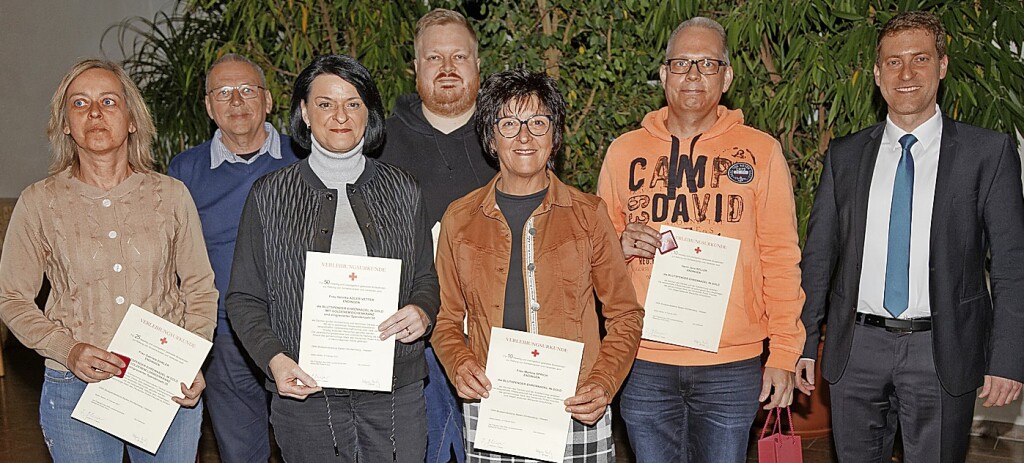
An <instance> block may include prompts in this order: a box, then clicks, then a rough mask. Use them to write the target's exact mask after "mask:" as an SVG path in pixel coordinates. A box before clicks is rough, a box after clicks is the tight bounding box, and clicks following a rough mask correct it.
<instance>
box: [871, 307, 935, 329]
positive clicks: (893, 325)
mask: <svg viewBox="0 0 1024 463" xmlns="http://www.w3.org/2000/svg"><path fill="white" fill-rule="evenodd" d="M857 323H859V324H862V325H870V326H877V327H879V328H885V330H886V331H888V332H890V333H913V332H916V331H928V330H930V329H932V319H931V317H927V318H911V319H906V320H902V319H899V318H886V317H879V316H878V315H871V314H866V313H860V312H858V313H857Z"/></svg>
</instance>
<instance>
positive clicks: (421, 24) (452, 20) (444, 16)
mask: <svg viewBox="0 0 1024 463" xmlns="http://www.w3.org/2000/svg"><path fill="white" fill-rule="evenodd" d="M448 24H458V25H460V26H462V27H464V28H466V31H467V32H469V36H470V37H472V38H473V46H474V50H473V53H474V54H479V51H480V50H479V48H480V42H479V41H478V40H477V38H476V32H475V31H474V30H473V27H472V26H470V25H469V21H466V17H465V16H463V15H462V14H461V13H459V12H458V11H452V10H447V9H444V8H434V9H433V10H430V12H428V13H427V14H425V15H423V17H421V18H420V19H419V21H416V35H415V38H413V41H412V46H413V49H414V51H415V52H416V56H419V50H420V36H421V35H423V32H424V31H426V30H427V29H429V28H431V27H433V26H446V25H448Z"/></svg>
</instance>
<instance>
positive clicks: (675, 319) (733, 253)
mask: <svg viewBox="0 0 1024 463" xmlns="http://www.w3.org/2000/svg"><path fill="white" fill-rule="evenodd" d="M661 233H662V246H661V249H660V250H659V251H660V252H661V254H660V255H658V256H655V258H654V268H653V269H651V283H650V286H649V287H648V288H647V302H646V303H645V304H644V310H645V311H646V312H645V314H644V331H643V338H644V339H649V340H651V341H658V342H665V343H669V344H675V345H679V346H684V347H691V348H694V349H700V350H705V351H710V352H718V343H719V341H720V340H721V338H722V326H723V325H724V324H725V311H726V308H727V307H728V306H729V293H730V291H732V280H733V275H734V274H735V272H736V258H737V256H738V255H739V252H740V241H739V240H737V239H733V238H726V237H723V236H718V235H711V234H707V233H700V232H696V231H693V230H685V229H682V228H676V227H670V226H667V225H662V226H661Z"/></svg>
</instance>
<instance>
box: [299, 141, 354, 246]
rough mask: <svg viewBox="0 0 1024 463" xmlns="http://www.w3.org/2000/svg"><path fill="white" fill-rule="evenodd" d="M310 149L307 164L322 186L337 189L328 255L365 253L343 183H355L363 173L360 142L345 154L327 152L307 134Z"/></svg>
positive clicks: (345, 184)
mask: <svg viewBox="0 0 1024 463" xmlns="http://www.w3.org/2000/svg"><path fill="white" fill-rule="evenodd" d="M310 140H311V141H312V147H311V148H312V149H311V150H310V153H309V167H310V168H311V169H313V173H315V174H316V176H317V177H319V178H320V181H321V182H324V186H326V187H327V188H330V189H332V190H337V191H338V209H337V211H336V212H335V213H334V234H333V235H332V236H331V254H347V255H352V256H365V255H366V242H365V241H363V233H362V232H361V231H360V230H359V224H358V223H357V222H356V216H355V215H354V214H353V213H352V203H350V202H349V200H348V191H347V189H346V186H347V185H348V184H350V183H354V182H355V181H356V179H358V178H359V176H360V175H362V173H363V168H364V167H365V166H366V157H365V156H363V141H362V140H360V141H359V144H358V145H356V147H355V148H352V150H351V151H349V152H347V153H334V152H331V151H327V150H326V149H324V147H322V146H320V143H317V141H316V138H314V137H312V136H311V137H310Z"/></svg>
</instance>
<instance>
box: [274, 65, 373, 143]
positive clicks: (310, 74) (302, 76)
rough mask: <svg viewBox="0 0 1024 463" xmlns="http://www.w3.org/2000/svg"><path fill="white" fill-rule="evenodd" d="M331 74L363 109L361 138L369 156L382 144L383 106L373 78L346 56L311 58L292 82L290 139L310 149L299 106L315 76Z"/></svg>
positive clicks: (305, 99) (306, 98)
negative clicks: (346, 85)
mask: <svg viewBox="0 0 1024 463" xmlns="http://www.w3.org/2000/svg"><path fill="white" fill-rule="evenodd" d="M323 74H331V75H335V76H338V77H341V78H342V79H343V80H344V81H345V82H348V83H350V84H352V86H353V87H355V88H356V91H357V92H359V97H360V98H362V99H363V104H365V105H366V110H367V113H368V115H367V118H366V132H364V134H363V140H364V142H363V152H364V153H371V152H374V151H376V150H377V149H378V148H380V147H381V145H383V144H384V103H383V102H381V99H380V92H379V91H377V84H375V83H374V82H373V77H372V76H370V71H368V70H367V69H366V68H365V67H363V65H362V64H359V61H356V59H355V58H352V57H351V56H346V55H322V56H317V57H316V58H313V62H312V63H309V66H306V68H305V69H303V70H302V72H301V73H299V76H298V77H296V78H295V89H294V90H292V105H291V111H292V115H291V129H292V130H291V132H292V134H291V135H292V139H293V140H295V142H296V143H298V144H299V146H301V147H303V148H305V149H310V148H309V147H310V137H311V136H312V135H311V134H310V130H309V126H307V125H306V121H304V120H302V102H304V101H305V102H306V106H307V107H308V106H309V101H308V99H309V88H310V87H311V86H312V85H313V80H314V79H316V78H317V76H320V75H323Z"/></svg>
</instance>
